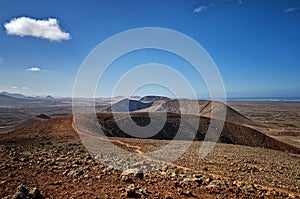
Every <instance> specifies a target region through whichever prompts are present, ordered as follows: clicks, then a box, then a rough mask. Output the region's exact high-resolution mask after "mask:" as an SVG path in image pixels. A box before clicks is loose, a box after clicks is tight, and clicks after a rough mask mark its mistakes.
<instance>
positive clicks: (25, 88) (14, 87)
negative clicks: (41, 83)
mask: <svg viewBox="0 0 300 199" xmlns="http://www.w3.org/2000/svg"><path fill="white" fill-rule="evenodd" d="M12 88H13V89H22V90H28V87H26V86H22V87H18V86H13V87H12Z"/></svg>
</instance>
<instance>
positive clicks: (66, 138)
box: [0, 116, 300, 198]
mask: <svg viewBox="0 0 300 199" xmlns="http://www.w3.org/2000/svg"><path fill="white" fill-rule="evenodd" d="M232 128H233V127H232ZM229 130H232V129H229ZM114 139H115V140H118V141H119V144H120V145H122V148H126V147H128V148H129V147H130V146H132V147H133V146H137V145H138V144H140V145H141V146H139V147H136V148H140V151H142V152H143V151H144V150H143V146H144V147H145V150H146V149H147V147H148V148H149V147H150V148H152V147H159V146H160V145H163V144H164V142H166V141H164V140H146V139H145V140H139V139H132V138H114ZM177 142H178V144H179V145H180V143H181V142H182V141H177ZM122 143H123V144H122ZM126 143H127V144H126ZM195 143H201V142H198V141H197V142H195ZM132 147H131V149H130V150H132V149H133V148H132ZM107 150H110V149H109V148H108V149H107ZM229 151H230V152H229ZM187 153H189V151H187ZM193 154H195V153H193ZM187 157H189V156H187ZM191 157H193V156H191ZM259 157H263V158H259ZM194 159H195V158H193V160H194ZM191 160H192V159H191ZM214 161H220V162H215V163H214ZM299 162H300V160H299V156H297V155H293V154H290V153H286V152H280V151H275V150H266V149H263V148H258V147H245V146H236V145H229V144H217V146H216V150H215V151H213V152H212V153H211V157H208V159H207V160H204V161H203V164H199V162H197V164H194V165H189V164H190V163H193V161H188V159H185V160H181V161H179V162H178V163H176V164H170V165H169V166H165V167H163V168H161V169H159V170H156V171H152V172H147V170H144V171H143V173H142V175H136V174H135V173H130V172H127V173H126V172H123V173H122V172H121V171H116V170H114V169H112V168H109V167H107V166H105V165H103V164H102V163H101V162H99V161H97V160H96V159H94V158H93V157H92V156H91V155H90V154H89V153H88V152H87V151H86V149H85V148H84V146H83V145H82V144H81V140H80V139H79V137H78V134H77V133H76V132H75V131H74V129H73V127H72V117H71V116H66V117H58V118H53V119H49V120H45V121H41V122H39V123H35V124H33V125H31V126H28V127H25V128H22V129H19V130H15V131H13V132H11V133H9V134H8V135H1V136H0V163H1V165H0V168H1V172H0V179H1V182H0V197H1V198H2V197H5V196H8V195H13V194H15V192H16V191H17V187H18V186H19V185H21V184H23V185H25V186H26V187H28V188H31V190H33V188H37V189H38V190H39V191H40V193H41V195H42V196H44V197H46V198H287V197H291V198H292V197H293V198H297V197H298V198H299V191H300V190H299V187H300V184H299V179H300V176H299V173H300V172H299V171H300V170H299ZM232 163H234V164H232ZM235 163H236V164H237V165H235ZM139 164H141V165H143V164H144V163H143V162H140V163H139ZM220 164H221V165H222V166H220ZM297 165H298V166H297ZM150 166H151V165H150ZM215 166H217V170H214V168H215ZM274 166H275V167H274ZM220 171H222V173H221V172H220ZM255 176H256V177H255ZM260 176H263V178H260ZM267 176H269V178H267ZM240 177H242V179H240ZM256 179H258V181H255V180H256ZM16 194H19V195H20V194H21V193H16Z"/></svg>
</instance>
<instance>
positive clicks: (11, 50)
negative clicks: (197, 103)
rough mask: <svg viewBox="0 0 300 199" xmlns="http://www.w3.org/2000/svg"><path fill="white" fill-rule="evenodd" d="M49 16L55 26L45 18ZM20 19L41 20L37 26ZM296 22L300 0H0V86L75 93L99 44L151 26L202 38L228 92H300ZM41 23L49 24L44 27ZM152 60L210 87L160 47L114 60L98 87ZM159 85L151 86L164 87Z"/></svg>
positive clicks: (287, 94) (279, 94) (106, 91)
mask: <svg viewBox="0 0 300 199" xmlns="http://www.w3.org/2000/svg"><path fill="white" fill-rule="evenodd" d="M22 17H23V18H22ZM49 18H52V19H55V20H54V21H52V22H53V23H54V27H53V26H52V27H50V26H49V27H48V25H49V24H47V23H43V25H41V24H42V21H41V20H44V22H47V20H48V19H49ZM13 19H15V21H13ZM48 22H49V21H48ZM49 23H50V22H49ZM5 24H6V26H5ZM19 24H23V25H24V24H25V25H26V24H27V25H28V24H33V25H30V27H31V28H32V27H33V26H34V25H35V24H39V25H37V27H36V28H35V29H34V31H32V30H28V29H26V27H25V26H24V27H25V28H23V29H20V28H19V27H18V25H19ZM299 24H300V1H298V0H212V1H205V0H199V1H196V0H172V1H171V0H163V1H159V0H148V1H144V0H130V1H129V0H128V1H126V0H124V1H113V0H110V1H109V0H107V1H92V0H88V1H75V0H74V1H56V0H53V1H49V0H48V1H44V0H27V1H21V0H19V1H17V0H1V1H0V26H1V28H0V75H1V77H0V91H9V92H14V93H23V94H27V95H48V94H51V95H54V96H71V95H72V89H73V83H74V80H75V77H76V73H77V71H78V69H79V67H80V65H81V63H82V61H83V60H84V59H85V57H86V56H87V55H88V54H89V52H90V51H91V50H92V49H93V48H94V47H96V46H97V45H98V44H99V43H100V42H102V41H104V40H105V39H107V38H108V37H110V36H112V35H114V34H117V33H119V32H122V31H126V30H128V29H132V28H140V27H149V26H150V27H163V28H169V29H173V30H176V31H179V32H182V33H184V34H186V35H188V36H189V37H191V38H193V39H194V40H196V41H197V42H199V43H200V44H201V45H202V46H203V47H204V48H205V49H206V51H207V52H208V53H209V54H210V56H211V57H212V58H213V60H214V61H215V63H216V64H217V66H218V68H219V70H220V73H221V75H222V77H223V80H224V84H225V88H226V91H227V95H228V96H230V97H295V96H300V79H299V77H300V75H299V74H300V25H299ZM42 26H43V27H46V28H52V29H51V30H49V31H48V32H47V33H45V32H43V31H42V30H40V29H39V28H41V27H42ZM50 33H51V34H50ZM22 34H23V35H22ZM28 34H29V35H30V34H31V36H26V35H28ZM149 62H158V63H162V64H167V65H170V66H171V67H174V69H176V70H178V71H179V72H180V73H182V74H184V75H185V76H187V77H189V78H188V79H189V80H190V81H191V84H192V85H193V86H194V88H195V90H196V92H198V95H199V96H205V95H207V93H206V90H205V85H204V86H203V84H204V82H203V80H201V77H198V76H197V75H195V74H194V71H193V70H192V69H191V68H190V67H191V66H189V65H188V64H187V63H185V62H184V61H183V60H180V59H178V58H176V57H174V56H172V55H170V54H168V53H164V52H159V51H155V50H152V51H151V50H148V51H143V52H137V53H133V54H130V55H128V57H127V58H125V57H124V58H120V60H117V61H116V62H115V63H113V64H112V67H111V69H110V71H109V72H108V74H107V77H104V79H103V81H102V82H103V85H104V87H106V89H104V91H103V92H99V93H97V95H98V96H107V95H108V94H109V91H110V88H111V86H112V85H113V84H114V82H115V81H116V80H117V79H118V77H119V76H120V75H122V73H124V72H126V70H129V69H130V68H131V67H134V66H136V65H138V64H143V63H149ZM118 75H119V76H118ZM103 85H102V86H103ZM179 86H180V85H179ZM155 89H157V88H152V90H151V89H150V88H148V90H149V92H152V93H151V94H163V91H159V89H157V90H155ZM146 90H147V89H146ZM146 90H144V93H147V92H146ZM156 91H157V93H155V92H156ZM144 93H143V92H141V93H138V94H144ZM149 94H150V93H149Z"/></svg>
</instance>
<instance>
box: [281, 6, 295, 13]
mask: <svg viewBox="0 0 300 199" xmlns="http://www.w3.org/2000/svg"><path fill="white" fill-rule="evenodd" d="M297 10H299V8H297V7H292V8H287V9H285V10H284V11H283V12H284V13H288V12H294V11H297Z"/></svg>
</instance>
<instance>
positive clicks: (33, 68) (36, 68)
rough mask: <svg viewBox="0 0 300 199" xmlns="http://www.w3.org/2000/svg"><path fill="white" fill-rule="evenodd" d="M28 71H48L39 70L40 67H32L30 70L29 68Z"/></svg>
mask: <svg viewBox="0 0 300 199" xmlns="http://www.w3.org/2000/svg"><path fill="white" fill-rule="evenodd" d="M26 70H27V71H29V72H46V71H47V70H42V69H41V68H39V67H35V66H34V67H30V68H28V69H26Z"/></svg>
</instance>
